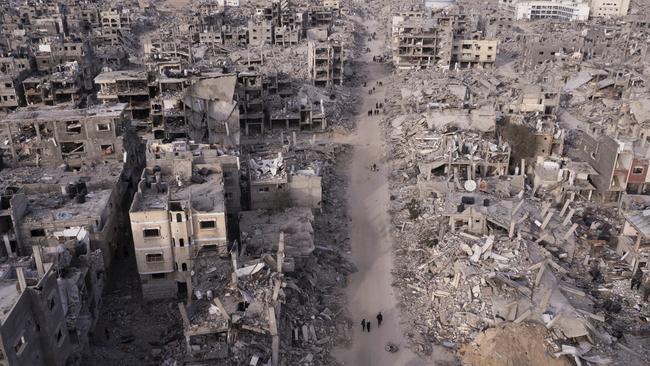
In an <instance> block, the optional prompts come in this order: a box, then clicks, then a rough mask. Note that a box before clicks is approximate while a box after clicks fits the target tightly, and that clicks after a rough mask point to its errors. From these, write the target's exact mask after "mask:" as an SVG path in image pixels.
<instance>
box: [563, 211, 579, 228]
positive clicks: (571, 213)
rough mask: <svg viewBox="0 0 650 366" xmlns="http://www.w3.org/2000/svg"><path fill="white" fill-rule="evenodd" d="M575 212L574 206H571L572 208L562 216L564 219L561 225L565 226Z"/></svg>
mask: <svg viewBox="0 0 650 366" xmlns="http://www.w3.org/2000/svg"><path fill="white" fill-rule="evenodd" d="M575 212H576V209H575V208H572V209H570V210H569V213H568V214H567V215H566V217H565V218H564V221H562V226H566V225H567V224H568V223H569V222H571V218H572V217H573V214H574V213H575Z"/></svg>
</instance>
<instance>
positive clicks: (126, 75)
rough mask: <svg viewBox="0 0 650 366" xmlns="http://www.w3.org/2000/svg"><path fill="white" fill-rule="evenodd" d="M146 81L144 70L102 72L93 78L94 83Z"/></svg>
mask: <svg viewBox="0 0 650 366" xmlns="http://www.w3.org/2000/svg"><path fill="white" fill-rule="evenodd" d="M128 80H138V81H141V80H147V72H146V71H144V70H120V71H107V72H102V73H101V74H99V75H97V77H96V78H95V83H98V84H100V83H114V82H116V81H128Z"/></svg>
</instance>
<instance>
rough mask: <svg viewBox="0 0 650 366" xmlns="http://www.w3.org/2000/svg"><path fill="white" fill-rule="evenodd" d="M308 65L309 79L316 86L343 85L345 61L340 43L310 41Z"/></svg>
mask: <svg viewBox="0 0 650 366" xmlns="http://www.w3.org/2000/svg"><path fill="white" fill-rule="evenodd" d="M308 47H309V48H308V51H307V52H308V53H307V64H308V67H309V77H310V79H311V81H312V83H313V84H314V85H315V86H319V87H332V86H334V85H343V68H344V59H343V51H342V46H341V44H340V43H339V42H335V41H329V42H316V41H309V43H308Z"/></svg>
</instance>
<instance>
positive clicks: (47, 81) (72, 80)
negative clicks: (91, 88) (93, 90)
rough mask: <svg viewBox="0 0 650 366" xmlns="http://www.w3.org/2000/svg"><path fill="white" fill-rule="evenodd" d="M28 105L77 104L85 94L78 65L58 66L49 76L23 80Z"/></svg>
mask: <svg viewBox="0 0 650 366" xmlns="http://www.w3.org/2000/svg"><path fill="white" fill-rule="evenodd" d="M23 90H24V92H25V99H26V102H27V104H28V105H33V104H45V105H55V104H61V103H72V104H75V105H77V104H79V103H80V102H81V101H82V98H83V96H84V94H85V84H84V76H83V73H82V71H81V70H79V64H78V63H77V62H76V61H74V62H68V63H66V64H62V65H58V66H57V67H56V68H55V71H54V72H52V73H51V74H41V75H35V76H31V77H28V78H27V79H25V80H23Z"/></svg>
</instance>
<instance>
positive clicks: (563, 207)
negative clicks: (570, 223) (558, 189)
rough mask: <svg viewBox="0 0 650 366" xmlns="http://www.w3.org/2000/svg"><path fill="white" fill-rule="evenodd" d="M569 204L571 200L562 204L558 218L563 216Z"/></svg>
mask: <svg viewBox="0 0 650 366" xmlns="http://www.w3.org/2000/svg"><path fill="white" fill-rule="evenodd" d="M569 204H571V200H567V201H566V202H565V203H564V206H562V211H560V217H561V216H564V212H566V209H567V208H568V207H569Z"/></svg>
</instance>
